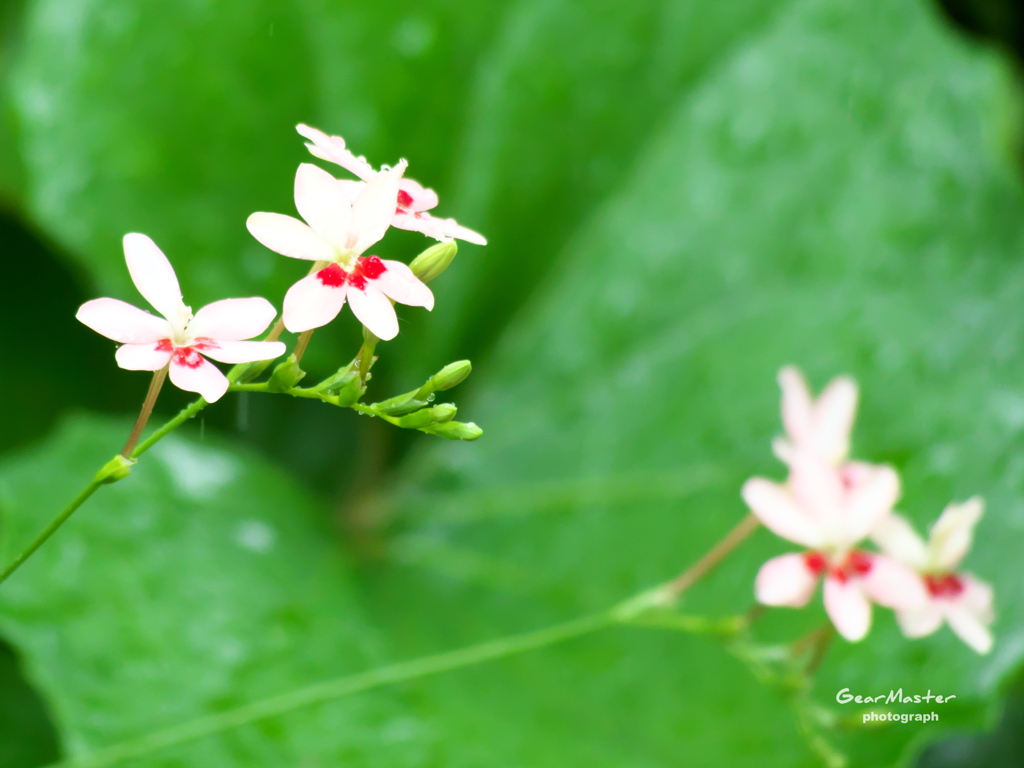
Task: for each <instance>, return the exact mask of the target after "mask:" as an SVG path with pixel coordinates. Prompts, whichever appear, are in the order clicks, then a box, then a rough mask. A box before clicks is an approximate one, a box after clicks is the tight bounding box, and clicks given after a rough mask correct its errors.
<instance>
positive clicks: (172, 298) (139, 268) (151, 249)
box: [124, 232, 182, 318]
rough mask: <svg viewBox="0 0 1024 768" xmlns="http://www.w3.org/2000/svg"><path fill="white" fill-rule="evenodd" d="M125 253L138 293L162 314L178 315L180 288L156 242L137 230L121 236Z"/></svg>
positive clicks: (170, 316)
mask: <svg viewBox="0 0 1024 768" xmlns="http://www.w3.org/2000/svg"><path fill="white" fill-rule="evenodd" d="M124 257H125V261H126V262H127V263H128V272H129V273H130V274H131V276H132V282H134V283H135V287H136V288H138V289H139V293H141V294H142V296H143V298H145V299H146V301H148V302H149V303H150V304H151V305H152V306H153V309H155V310H156V311H157V312H159V313H160V314H161V315H163V316H164V317H167V318H173V317H177V316H178V314H179V310H180V308H181V306H182V303H181V288H180V287H179V286H178V277H177V275H175V274H174V268H173V267H172V266H171V262H169V261H168V260H167V257H166V256H164V252H163V251H161V250H160V249H159V248H158V247H157V245H156V243H154V242H153V241H152V240H151V239H150V238H149V237H147V236H146V235H141V234H139V233H138V232H133V233H131V234H128V235H125V236H124Z"/></svg>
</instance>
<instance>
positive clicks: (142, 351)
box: [114, 342, 171, 371]
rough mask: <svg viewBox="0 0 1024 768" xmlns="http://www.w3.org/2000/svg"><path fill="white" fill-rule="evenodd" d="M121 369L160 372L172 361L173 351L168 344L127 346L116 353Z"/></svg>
mask: <svg viewBox="0 0 1024 768" xmlns="http://www.w3.org/2000/svg"><path fill="white" fill-rule="evenodd" d="M114 359H115V360H117V364H118V366H119V367H121V368H124V369H125V370H126V371H159V370H160V369H161V368H163V367H164V366H165V365H167V364H168V363H169V362H170V361H171V350H170V347H169V346H168V345H166V344H160V343H159V342H158V343H150V344H125V345H124V346H122V347H118V348H117V352H115V353H114Z"/></svg>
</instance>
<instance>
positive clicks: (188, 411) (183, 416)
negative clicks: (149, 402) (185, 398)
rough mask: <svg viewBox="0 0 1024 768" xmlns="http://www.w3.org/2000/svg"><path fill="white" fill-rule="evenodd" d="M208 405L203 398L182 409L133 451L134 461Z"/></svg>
mask: <svg viewBox="0 0 1024 768" xmlns="http://www.w3.org/2000/svg"><path fill="white" fill-rule="evenodd" d="M236 386H237V385H236ZM208 405H209V403H208V402H206V401H205V400H204V399H203V398H201V397H200V398H199V399H198V400H195V401H193V402H192V403H189V404H188V405H186V406H185V407H184V408H182V409H181V411H179V412H178V415H177V416H175V417H174V418H173V419H171V420H170V421H168V422H167V423H166V424H164V425H163V426H162V427H160V429H158V430H156V431H155V432H154V433H153V434H152V435H150V436H149V437H147V438H146V439H145V440H143V441H142V442H141V443H140V444H139V446H138V447H137V448H136V449H135V450H134V451H132V455H131V458H133V459H137V458H139V456H141V455H142V454H144V453H145V452H146V451H148V450H149V449H150V448H152V447H153V446H154V445H156V444H157V443H159V442H160V441H161V440H163V439H164V438H165V437H167V435H168V433H170V432H172V431H174V430H175V429H177V428H178V427H180V426H181V425H182V424H184V423H185V422H186V421H188V420H189V419H191V418H192V417H193V416H195V415H196V414H197V413H199V412H200V411H201V410H203V408H205V407H206V406H208Z"/></svg>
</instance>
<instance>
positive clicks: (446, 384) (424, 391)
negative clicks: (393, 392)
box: [412, 360, 473, 400]
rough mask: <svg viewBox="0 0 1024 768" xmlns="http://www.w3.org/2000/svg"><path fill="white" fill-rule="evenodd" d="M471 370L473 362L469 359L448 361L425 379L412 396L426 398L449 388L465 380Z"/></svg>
mask: <svg viewBox="0 0 1024 768" xmlns="http://www.w3.org/2000/svg"><path fill="white" fill-rule="evenodd" d="M472 370H473V364H472V363H471V362H469V360H459V361H458V362H455V363H449V364H448V365H446V366H445V367H444V368H442V369H441V370H440V371H438V372H437V373H435V374H434V375H433V376H431V377H430V378H429V379H427V380H426V382H424V384H423V386H422V387H420V388H419V389H417V390H416V392H414V393H413V395H412V396H413V397H414V398H416V399H417V400H426V399H427V398H430V397H432V396H433V394H434V393H435V392H438V391H440V390H445V389H451V388H452V387H454V386H456V385H457V384H461V383H462V382H463V381H465V380H466V378H467V377H468V376H469V374H470V373H471V372H472Z"/></svg>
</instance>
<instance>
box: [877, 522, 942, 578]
mask: <svg viewBox="0 0 1024 768" xmlns="http://www.w3.org/2000/svg"><path fill="white" fill-rule="evenodd" d="M871 540H872V541H873V542H875V544H877V545H878V547H879V548H880V549H881V550H882V552H884V553H885V554H886V555H888V556H889V557H891V558H893V559H894V560H896V561H898V562H901V563H904V564H905V565H908V566H910V567H911V568H913V569H914V570H916V571H923V570H924V569H925V567H926V566H927V564H928V548H927V547H926V546H925V543H924V539H922V538H921V537H920V536H918V535H917V532H916V531H915V530H914V528H913V526H911V525H910V523H909V522H907V520H906V519H905V518H903V517H900V516H899V515H896V514H892V515H888V516H887V517H885V519H883V520H882V522H880V523H879V524H878V525H876V526H875V528H874V530H872V531H871Z"/></svg>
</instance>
